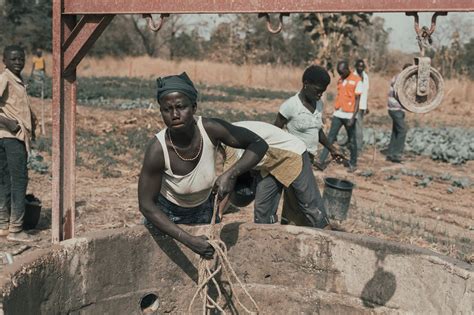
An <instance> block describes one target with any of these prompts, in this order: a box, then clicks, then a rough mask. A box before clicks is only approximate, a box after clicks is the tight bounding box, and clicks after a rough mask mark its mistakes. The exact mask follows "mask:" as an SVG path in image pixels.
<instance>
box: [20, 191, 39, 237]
mask: <svg viewBox="0 0 474 315" xmlns="http://www.w3.org/2000/svg"><path fill="white" fill-rule="evenodd" d="M40 215H41V201H40V200H39V199H38V198H36V197H35V196H34V195H32V194H28V195H26V197H25V217H24V219H23V228H24V229H25V230H32V229H34V228H35V227H36V225H37V224H38V222H39V219H40Z"/></svg>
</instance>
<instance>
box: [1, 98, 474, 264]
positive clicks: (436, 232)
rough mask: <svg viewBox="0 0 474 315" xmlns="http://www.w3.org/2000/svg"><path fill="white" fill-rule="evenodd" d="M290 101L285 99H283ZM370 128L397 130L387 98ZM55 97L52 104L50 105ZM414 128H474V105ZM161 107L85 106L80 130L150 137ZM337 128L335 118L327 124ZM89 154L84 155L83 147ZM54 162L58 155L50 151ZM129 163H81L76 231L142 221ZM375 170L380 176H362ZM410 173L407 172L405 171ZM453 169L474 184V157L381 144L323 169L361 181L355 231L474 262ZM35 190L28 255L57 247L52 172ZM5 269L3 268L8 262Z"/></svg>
mask: <svg viewBox="0 0 474 315" xmlns="http://www.w3.org/2000/svg"><path fill="white" fill-rule="evenodd" d="M282 101H283V100H282ZM373 103H374V105H373V106H371V113H370V114H369V116H367V120H366V126H369V127H370V126H372V127H376V128H385V129H389V128H390V120H389V118H388V115H387V114H386V111H385V105H384V101H383V100H374V102H373ZM213 104H214V105H216V106H218V107H219V108H221V109H232V108H238V109H239V110H242V111H244V110H248V111H253V112H260V113H261V112H274V113H276V112H277V110H278V107H279V105H280V104H281V102H280V101H275V100H272V101H265V100H263V101H258V102H250V101H249V102H238V103H223V104H219V103H213ZM49 106H50V101H47V103H46V107H47V108H48V109H49V108H50V107H49ZM33 107H34V110H35V111H36V112H37V113H39V111H40V102H39V100H38V99H33ZM46 116H47V119H46V122H47V123H46V127H47V130H48V134H50V132H51V117H50V113H49V110H47V115H46ZM407 117H408V123H409V125H410V126H414V125H420V126H458V127H463V128H473V127H474V122H473V120H472V107H471V105H470V104H469V103H467V102H466V103H462V102H454V104H452V106H442V107H440V108H438V109H436V110H435V111H433V112H431V113H428V114H425V115H415V114H408V115H407ZM160 122H161V120H160V116H159V112H158V111H157V110H156V109H154V110H153V109H152V110H140V109H136V110H123V111H110V110H103V109H98V108H90V107H83V106H79V107H78V120H77V126H78V128H82V129H84V130H90V131H93V132H96V133H110V132H120V131H123V130H125V129H134V128H138V127H139V126H141V127H144V128H147V129H148V130H149V134H150V138H151V137H152V136H153V134H154V133H155V132H156V130H158V128H159V127H160V126H161V123H160ZM327 125H329V123H327ZM79 153H80V154H81V156H83V158H87V155H84V152H82V153H81V152H79ZM43 156H44V158H45V160H46V162H47V163H50V161H51V157H50V156H49V155H48V154H43ZM120 158H121V159H122V160H127V159H135V160H133V161H131V162H130V164H129V165H131V166H130V167H127V168H121V169H120V176H119V177H104V176H103V175H102V174H101V172H99V170H94V169H91V168H90V167H84V166H79V167H77V182H76V195H77V197H76V220H77V221H76V235H77V236H81V235H84V234H86V233H88V232H91V231H95V230H104V229H114V228H120V227H126V226H134V225H136V224H140V221H141V215H140V213H139V212H138V208H137V182H138V174H139V171H140V169H139V165H140V163H141V161H139V160H136V158H134V157H133V155H130V154H128V153H127V154H125V155H123V156H121V157H120ZM368 170H371V171H372V172H373V175H371V176H369V177H365V176H361V175H362V174H363V173H364V172H365V171H368ZM404 170H405V171H404ZM407 170H408V171H414V170H417V171H422V172H423V173H424V174H426V175H430V176H432V177H433V181H432V182H431V183H430V185H429V186H427V187H422V186H417V185H416V183H417V182H418V181H419V178H417V177H415V176H410V175H406V173H407V172H406V171H407ZM444 173H450V174H451V175H452V176H453V177H468V178H469V179H470V182H471V183H472V182H473V181H474V175H473V174H474V162H473V161H469V162H467V163H465V164H463V165H450V164H447V163H443V162H437V161H433V160H431V159H430V158H428V157H421V156H407V159H406V161H405V163H403V164H392V163H390V162H387V161H385V156H383V155H382V154H381V153H380V151H379V150H378V149H374V148H372V147H368V148H365V149H364V152H363V154H362V156H361V158H360V162H359V170H358V171H357V172H356V173H355V174H350V173H348V172H347V171H346V170H345V169H344V168H343V167H342V166H340V165H336V164H331V165H330V166H329V167H328V168H327V169H326V170H325V171H324V172H320V171H315V175H316V177H317V178H318V183H319V184H320V190H321V192H322V191H323V189H324V187H323V186H324V184H323V180H322V179H323V178H324V177H331V176H333V177H338V178H345V179H348V180H350V181H352V182H353V183H355V185H356V188H355V189H354V191H353V198H352V201H351V207H350V210H349V217H348V219H347V220H346V221H344V222H343V223H342V226H343V228H344V229H345V230H346V231H347V232H350V233H357V234H365V235H371V236H375V237H378V238H382V239H388V240H394V241H398V242H402V243H408V244H413V245H417V246H421V247H425V248H429V249H431V250H433V251H436V252H439V253H442V254H446V255H449V256H452V257H456V258H458V259H462V260H464V261H467V262H470V263H473V262H474V211H473V208H474V206H473V205H474V194H473V189H472V186H471V188H467V189H460V188H459V189H455V190H454V191H453V192H448V188H450V187H451V182H450V181H446V180H442V179H440V178H439V177H440V176H441V175H442V174H444ZM28 191H29V192H32V193H34V194H35V195H36V196H38V197H39V198H40V199H41V200H42V202H43V212H42V217H41V221H40V224H39V226H38V230H36V231H35V233H36V234H37V235H39V236H40V237H41V239H42V240H41V241H40V242H39V243H37V244H34V245H32V246H31V248H29V249H28V250H26V251H25V252H24V253H22V254H20V255H25V254H27V253H29V252H31V251H32V250H34V249H35V248H45V247H48V246H50V244H51V229H50V226H51V174H50V172H49V173H48V174H45V175H42V174H39V173H36V172H30V183H29V187H28ZM224 220H225V221H226V222H229V221H234V220H236V221H252V220H253V214H252V208H251V207H247V208H245V209H241V210H240V211H235V212H232V213H229V214H227V215H226V216H225V217H224ZM20 246H21V244H15V243H11V242H8V241H6V239H4V238H0V248H1V251H7V252H14V251H15V250H18V249H19V248H20ZM0 268H1V265H0Z"/></svg>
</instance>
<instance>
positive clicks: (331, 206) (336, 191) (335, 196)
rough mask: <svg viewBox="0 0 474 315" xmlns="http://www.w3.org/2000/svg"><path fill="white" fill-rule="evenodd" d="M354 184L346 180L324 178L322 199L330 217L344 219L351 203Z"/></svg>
mask: <svg viewBox="0 0 474 315" xmlns="http://www.w3.org/2000/svg"><path fill="white" fill-rule="evenodd" d="M353 188H354V184H353V183H351V182H350V181H348V180H342V179H338V178H332V177H327V178H325V179H324V193H323V201H324V207H325V208H326V213H327V215H328V217H329V218H330V219H335V220H340V221H342V220H345V219H346V218H347V212H348V211H349V205H350V203H351V196H352V189H353Z"/></svg>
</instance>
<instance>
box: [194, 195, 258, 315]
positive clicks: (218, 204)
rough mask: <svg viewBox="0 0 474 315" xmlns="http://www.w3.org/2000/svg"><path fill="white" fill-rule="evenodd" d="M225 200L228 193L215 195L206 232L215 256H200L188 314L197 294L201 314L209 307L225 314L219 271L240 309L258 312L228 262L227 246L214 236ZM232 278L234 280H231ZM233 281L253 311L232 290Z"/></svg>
mask: <svg viewBox="0 0 474 315" xmlns="http://www.w3.org/2000/svg"><path fill="white" fill-rule="evenodd" d="M227 200H228V195H227V196H226V197H225V198H223V199H222V200H219V199H218V198H217V196H216V200H215V203H214V210H213V214H212V220H211V225H210V226H209V230H208V232H207V237H208V240H207V241H208V242H209V244H210V245H211V246H212V247H213V248H214V250H215V254H214V255H215V256H214V259H213V260H209V259H205V258H203V257H201V258H200V261H199V269H198V272H199V278H198V286H197V289H196V292H195V293H194V295H193V298H192V299H191V302H190V303H189V307H188V313H189V314H191V313H192V307H193V304H194V301H195V299H196V298H197V296H198V294H200V296H201V299H202V313H203V314H206V313H207V311H208V310H210V309H217V310H219V311H220V312H221V313H222V314H226V312H225V311H224V308H223V304H222V302H221V301H222V300H223V298H222V291H221V287H220V286H219V283H218V279H216V276H217V275H219V273H222V275H223V276H224V277H225V278H226V279H227V282H228V283H229V285H230V292H229V296H232V297H235V299H236V301H237V303H238V305H240V307H242V309H243V310H244V311H245V312H246V313H248V314H258V313H259V312H260V311H259V308H258V305H257V303H256V302H255V300H254V299H253V298H252V296H251V295H250V293H249V292H248V291H247V289H246V288H245V286H244V285H243V283H242V282H241V281H240V279H239V277H238V276H237V274H236V273H235V271H234V269H233V268H232V265H231V264H230V262H229V259H228V257H227V246H226V245H225V243H224V242H223V241H222V240H220V239H219V238H217V237H216V234H217V233H216V229H215V227H216V225H215V222H216V215H217V213H219V216H220V218H222V212H223V210H224V209H223V208H224V207H225V205H226V204H227ZM233 279H234V281H232V280H233ZM210 282H212V283H213V284H214V287H215V288H216V291H217V297H215V298H213V297H211V296H210V295H209V284H210ZM235 283H237V285H239V286H240V287H241V289H242V291H244V293H245V295H246V296H247V297H248V298H249V299H250V301H251V302H252V304H253V306H254V309H255V311H250V310H249V309H248V308H247V307H245V305H244V304H243V303H242V302H241V301H240V300H239V297H238V295H237V294H235V290H234V286H235ZM224 302H225V301H224Z"/></svg>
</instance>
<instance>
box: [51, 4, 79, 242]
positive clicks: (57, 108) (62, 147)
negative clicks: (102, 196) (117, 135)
mask: <svg viewBox="0 0 474 315" xmlns="http://www.w3.org/2000/svg"><path fill="white" fill-rule="evenodd" d="M62 8H63V0H53V73H52V75H53V106H52V117H53V132H52V136H53V161H52V162H53V163H52V164H53V165H52V168H53V169H52V173H53V185H52V186H53V187H52V222H51V225H52V241H53V243H58V242H60V241H62V240H64V239H68V238H71V237H73V236H74V216H75V177H76V176H75V156H76V150H75V149H76V148H75V134H76V130H75V128H76V123H75V114H76V71H75V69H74V70H73V71H70V72H69V73H68V76H67V77H65V76H64V71H63V69H64V51H63V49H62V45H63V43H64V41H65V39H66V38H67V37H68V35H69V34H70V33H71V31H72V29H73V28H74V26H75V25H76V16H74V15H69V16H68V15H62Z"/></svg>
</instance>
